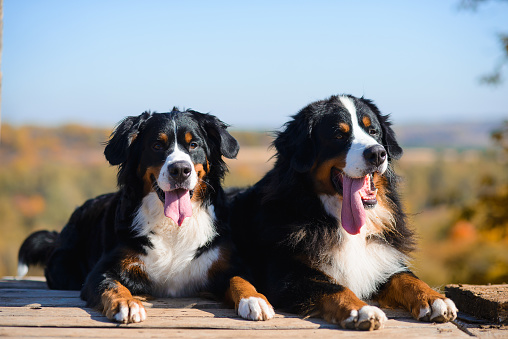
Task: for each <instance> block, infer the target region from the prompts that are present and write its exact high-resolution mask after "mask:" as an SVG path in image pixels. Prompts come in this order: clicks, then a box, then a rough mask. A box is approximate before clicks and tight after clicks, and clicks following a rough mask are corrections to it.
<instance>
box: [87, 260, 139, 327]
mask: <svg viewBox="0 0 508 339" xmlns="http://www.w3.org/2000/svg"><path fill="white" fill-rule="evenodd" d="M118 253H120V254H121V255H118V256H117V255H107V256H105V257H103V258H102V259H101V260H99V262H98V263H97V264H96V265H95V267H94V269H93V270H92V271H91V272H90V274H89V275H88V277H87V279H86V281H85V284H84V285H83V288H82V289H81V298H82V299H83V300H85V301H86V304H87V306H88V307H93V308H96V309H98V310H99V311H100V312H102V314H104V315H105V316H107V317H108V318H109V319H111V320H113V321H117V322H121V323H138V322H141V321H143V320H145V319H146V310H145V307H144V306H143V304H142V303H141V301H140V300H139V299H136V297H134V296H133V295H132V293H136V294H144V295H146V294H147V293H148V292H149V291H148V285H149V283H148V278H147V276H146V274H145V272H144V270H143V263H142V262H141V261H139V260H137V259H136V257H135V256H126V255H125V251H118Z"/></svg>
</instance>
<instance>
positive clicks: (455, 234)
mask: <svg viewBox="0 0 508 339" xmlns="http://www.w3.org/2000/svg"><path fill="white" fill-rule="evenodd" d="M477 237H478V232H477V231H476V228H475V226H474V225H473V224H472V223H470V222H468V221H465V220H459V221H457V222H456V223H455V224H454V225H453V226H452V228H451V230H450V240H452V241H456V242H458V241H460V242H463V243H464V242H467V243H470V242H474V241H475V240H476V239H477Z"/></svg>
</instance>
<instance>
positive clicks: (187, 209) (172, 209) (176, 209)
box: [150, 174, 193, 226]
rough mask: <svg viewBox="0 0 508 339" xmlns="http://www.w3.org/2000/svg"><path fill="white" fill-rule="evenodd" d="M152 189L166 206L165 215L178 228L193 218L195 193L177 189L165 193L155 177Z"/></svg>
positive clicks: (152, 177)
mask: <svg viewBox="0 0 508 339" xmlns="http://www.w3.org/2000/svg"><path fill="white" fill-rule="evenodd" d="M150 179H151V181H152V187H153V189H154V191H155V192H156V193H157V196H158V197H159V199H160V201H162V204H163V205H164V215H165V216H166V217H168V218H171V219H172V220H173V221H174V222H175V223H177V224H178V226H181V225H182V223H183V221H184V220H185V218H188V217H190V216H192V206H191V201H190V200H191V198H192V193H193V191H191V190H187V189H184V188H177V189H174V190H171V191H163V190H162V189H161V188H160V187H159V185H158V184H157V180H156V179H155V176H154V175H153V174H152V175H151V176H150Z"/></svg>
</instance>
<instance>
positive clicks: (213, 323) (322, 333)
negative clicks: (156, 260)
mask: <svg viewBox="0 0 508 339" xmlns="http://www.w3.org/2000/svg"><path fill="white" fill-rule="evenodd" d="M144 305H145V306H146V307H147V313H148V318H147V320H146V321H144V322H142V323H139V324H128V325H124V324H116V323H113V322H111V321H110V320H108V319H107V318H106V317H104V316H102V315H101V314H100V313H98V312H97V311H95V310H93V309H90V308H86V307H85V303H84V302H83V301H82V300H81V299H80V298H79V292H74V291H54V290H48V289H47V287H46V283H45V282H44V280H43V279H41V278H30V279H26V280H19V281H16V280H12V279H3V280H0V337H95V338H116V337H122V338H127V337H138V338H139V337H155V338H158V337H165V338H219V337H220V338H319V339H326V338H332V337H333V338H348V337H355V338H364V337H369V338H372V337H379V338H393V337H400V338H448V337H452V338H461V337H464V338H466V337H468V336H469V335H468V334H466V333H465V332H463V331H461V330H460V329H459V328H458V327H457V326H456V325H455V324H453V323H447V324H431V323H423V322H418V321H415V320H413V319H412V318H411V316H410V315H409V313H407V312H404V311H401V310H385V311H386V313H387V316H388V318H389V320H388V322H387V324H386V326H385V328H384V329H382V330H380V331H375V332H357V331H350V330H343V329H339V328H337V326H334V325H332V324H328V323H326V322H325V321H323V320H321V319H314V318H310V319H301V318H299V317H298V316H296V315H293V314H287V313H280V312H277V315H276V317H275V318H274V319H272V320H269V321H264V322H254V321H248V320H244V319H242V318H240V317H239V316H238V315H236V313H235V311H234V310H231V309H228V308H225V307H224V306H223V305H222V304H221V303H217V302H214V301H210V300H206V299H189V298H178V299H156V300H151V301H149V302H145V303H144ZM489 333H490V332H489ZM504 333H506V335H507V336H508V331H507V332H504Z"/></svg>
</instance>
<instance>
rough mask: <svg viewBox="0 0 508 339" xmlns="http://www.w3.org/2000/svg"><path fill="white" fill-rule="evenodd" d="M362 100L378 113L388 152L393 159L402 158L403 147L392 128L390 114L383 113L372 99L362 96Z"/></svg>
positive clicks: (384, 143)
mask: <svg viewBox="0 0 508 339" xmlns="http://www.w3.org/2000/svg"><path fill="white" fill-rule="evenodd" d="M361 100H362V101H363V102H364V103H365V104H366V105H367V106H368V107H369V108H370V109H371V110H372V112H374V114H376V116H377V118H378V120H379V123H380V124H381V129H382V131H383V138H382V142H383V146H384V148H385V149H386V152H387V153H388V156H389V157H390V158H392V159H395V160H397V159H400V157H402V153H403V151H402V148H401V147H400V146H399V143H398V142H397V139H396V138H395V132H394V131H393V129H392V123H391V122H390V115H389V114H388V115H382V114H381V112H380V111H379V108H377V106H376V105H374V103H373V102H372V101H371V100H368V99H364V98H361Z"/></svg>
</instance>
